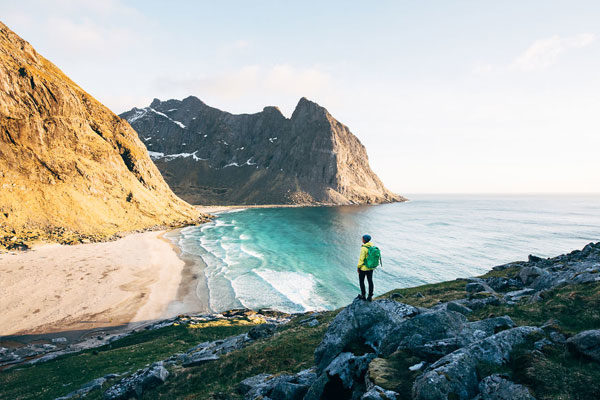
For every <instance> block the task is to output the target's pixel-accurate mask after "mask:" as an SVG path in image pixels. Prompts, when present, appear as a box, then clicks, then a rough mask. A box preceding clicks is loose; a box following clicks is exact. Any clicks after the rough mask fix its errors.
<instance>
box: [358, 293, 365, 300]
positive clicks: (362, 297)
mask: <svg viewBox="0 0 600 400" xmlns="http://www.w3.org/2000/svg"><path fill="white" fill-rule="evenodd" d="M356 298H357V299H359V300H365V296H364V295H362V294H359V295H358V296H356Z"/></svg>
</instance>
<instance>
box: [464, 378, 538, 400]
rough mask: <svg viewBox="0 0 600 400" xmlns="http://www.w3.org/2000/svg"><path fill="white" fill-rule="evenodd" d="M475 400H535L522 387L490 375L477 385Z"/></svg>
mask: <svg viewBox="0 0 600 400" xmlns="http://www.w3.org/2000/svg"><path fill="white" fill-rule="evenodd" d="M479 392H480V394H479V395H478V396H477V397H476V398H475V399H476V400H535V398H534V397H533V396H532V395H531V393H529V390H528V389H527V388H526V387H525V386H523V385H517V384H516V383H514V382H511V381H509V380H507V379H504V378H503V377H501V376H500V375H498V374H495V375H490V376H488V377H486V378H485V379H483V380H482V381H481V382H480V383H479Z"/></svg>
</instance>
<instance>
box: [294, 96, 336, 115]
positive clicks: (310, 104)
mask: <svg viewBox="0 0 600 400" xmlns="http://www.w3.org/2000/svg"><path fill="white" fill-rule="evenodd" d="M328 114H329V112H327V109H325V107H322V106H320V105H319V104H317V103H315V102H314V101H311V100H309V99H307V98H306V97H302V98H301V99H300V100H299V101H298V104H297V105H296V108H295V109H294V112H293V113H292V119H297V118H302V117H313V118H314V117H315V116H327V115H328Z"/></svg>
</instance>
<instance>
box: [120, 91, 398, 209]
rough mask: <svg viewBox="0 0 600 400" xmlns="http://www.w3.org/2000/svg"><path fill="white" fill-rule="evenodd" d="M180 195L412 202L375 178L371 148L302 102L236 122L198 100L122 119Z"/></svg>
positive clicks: (246, 200)
mask: <svg viewBox="0 0 600 400" xmlns="http://www.w3.org/2000/svg"><path fill="white" fill-rule="evenodd" d="M121 116H122V117H123V118H125V119H126V120H127V121H129V123H130V124H131V126H133V128H134V129H135V130H136V131H137V132H138V134H139V136H140V138H141V139H142V140H143V141H144V143H145V144H146V146H147V147H148V150H149V151H150V155H151V157H152V158H153V159H154V162H155V163H156V165H157V166H158V168H159V170H160V171H161V172H162V174H163V176H164V177H165V179H166V181H167V182H168V183H169V185H170V186H171V188H172V189H173V191H174V192H175V193H177V194H178V195H179V196H181V197H182V198H183V199H185V200H186V201H188V202H190V203H192V204H318V203H323V204H366V203H369V204H371V203H385V202H394V201H402V200H404V199H403V198H402V197H401V196H398V195H396V194H394V193H391V192H390V191H389V190H387V189H386V188H385V187H384V186H383V183H382V182H381V181H380V180H379V178H378V177H377V176H376V175H375V174H374V173H373V171H371V168H370V167H369V161H368V157H367V153H366V150H365V147H364V146H363V145H362V144H361V143H360V141H359V140H358V139H357V138H356V136H354V135H353V134H352V133H351V132H350V130H349V129H348V128H347V127H346V126H345V125H343V124H341V123H340V122H338V121H337V120H336V119H335V118H333V117H332V116H331V115H330V114H329V112H327V110H326V109H325V108H323V107H321V106H319V105H318V104H316V103H313V102H311V101H309V100H307V99H305V98H302V99H300V102H299V103H298V105H297V107H296V109H295V110H294V113H293V114H292V117H291V118H289V119H288V118H286V117H284V116H283V114H281V112H280V111H279V109H277V108H276V107H265V108H264V110H263V111H262V112H259V113H256V114H241V115H233V114H230V113H227V112H224V111H220V110H218V109H216V108H212V107H209V106H207V105H206V104H204V103H203V102H202V101H200V100H199V99H198V98H196V97H193V96H191V97H188V98H186V99H184V100H181V101H179V100H168V101H160V100H158V99H155V100H154V101H153V102H152V104H151V105H150V106H149V107H146V108H143V109H138V108H134V109H132V110H130V111H128V112H125V113H123V114H121Z"/></svg>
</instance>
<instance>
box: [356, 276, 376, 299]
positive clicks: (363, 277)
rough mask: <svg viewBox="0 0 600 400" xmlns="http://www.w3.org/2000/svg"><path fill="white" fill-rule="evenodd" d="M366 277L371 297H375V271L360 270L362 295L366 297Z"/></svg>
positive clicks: (359, 278)
mask: <svg viewBox="0 0 600 400" xmlns="http://www.w3.org/2000/svg"><path fill="white" fill-rule="evenodd" d="M365 276H366V277H367V281H369V296H373V270H371V271H362V270H358V280H359V282H360V293H361V294H362V295H363V297H364V296H365Z"/></svg>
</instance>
